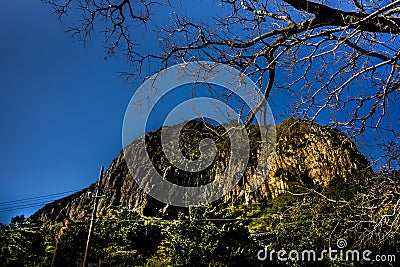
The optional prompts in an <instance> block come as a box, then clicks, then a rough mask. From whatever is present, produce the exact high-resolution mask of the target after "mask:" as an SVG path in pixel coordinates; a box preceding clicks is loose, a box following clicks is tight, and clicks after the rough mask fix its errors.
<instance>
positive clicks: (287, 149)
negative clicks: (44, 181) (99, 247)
mask: <svg viewBox="0 0 400 267" xmlns="http://www.w3.org/2000/svg"><path fill="white" fill-rule="evenodd" d="M174 127H177V126H174ZM247 130H248V134H249V139H250V152H251V155H250V159H249V163H248V165H247V168H246V171H245V174H244V175H243V177H242V178H241V180H240V181H239V182H238V183H237V185H236V186H235V187H234V189H233V190H232V191H231V192H229V194H227V195H225V197H224V200H225V201H229V202H232V203H233V204H235V203H251V202H254V201H262V200H263V199H268V198H273V197H275V196H277V195H278V194H280V193H282V192H284V190H287V189H289V190H290V189H291V187H292V186H293V185H297V186H317V185H319V186H327V185H329V184H330V183H331V182H332V181H338V180H339V181H343V182H346V180H347V179H351V177H352V175H355V174H357V173H358V172H359V171H362V170H366V169H367V170H369V171H370V167H369V163H368V161H367V160H366V159H365V158H364V157H363V156H362V155H361V154H360V153H359V152H358V151H357V149H356V147H355V145H354V143H353V142H352V141H351V140H349V139H348V138H347V137H346V136H345V135H344V134H343V133H341V132H340V131H338V130H335V129H332V128H329V127H323V126H320V125H317V124H315V123H313V122H310V121H307V120H303V119H288V120H286V121H284V122H283V123H282V124H280V125H278V126H277V131H276V133H277V141H278V142H277V145H276V156H275V157H274V158H273V160H272V164H271V165H270V169H269V171H268V173H264V172H263V173H259V172H257V170H256V168H255V166H256V165H257V162H258V161H259V160H260V159H259V158H258V156H259V145H258V144H259V142H258V141H259V136H260V135H259V131H258V130H257V128H256V127H255V126H250V127H249V128H248V129H247ZM222 132H223V129H222V127H214V126H212V125H209V124H207V125H206V124H204V123H203V122H199V121H195V122H190V123H187V124H186V125H185V126H184V127H183V129H182V131H181V137H180V143H179V146H180V147H181V149H182V153H183V154H184V155H185V156H186V157H187V158H188V159H196V158H198V157H199V155H200V151H199V142H200V140H202V139H204V138H211V139H213V140H214V142H215V143H216V147H217V153H216V159H215V160H214V162H213V164H212V165H211V166H210V167H208V168H206V169H204V170H203V171H201V172H197V173H191V172H186V171H181V170H178V169H176V168H175V167H174V166H173V165H172V164H170V163H169V161H168V159H167V158H166V157H165V154H164V153H163V151H162V148H161V145H160V141H161V137H160V130H157V131H154V132H152V133H149V134H147V135H146V137H141V138H146V143H147V149H146V147H143V146H141V145H140V143H139V142H138V141H137V140H136V141H134V142H133V143H132V144H131V145H130V146H129V149H128V150H126V151H125V152H127V151H128V152H127V153H132V154H133V155H136V157H137V158H138V159H140V158H141V157H142V155H143V153H148V154H149V155H150V158H152V161H153V164H154V166H156V167H157V169H158V172H159V173H160V174H162V175H163V177H164V178H165V179H167V180H168V181H170V182H173V183H175V184H180V185H184V186H198V185H202V184H203V185H204V184H208V183H210V182H212V181H213V179H215V178H216V177H218V176H219V175H220V174H221V172H223V170H224V169H225V167H226V165H227V162H228V158H229V155H230V152H229V151H230V142H229V140H228V139H227V138H226V137H223V135H221V133H222ZM136 164H137V166H134V170H135V171H134V172H133V173H132V174H131V173H130V172H129V170H128V167H127V165H126V162H125V158H124V153H123V152H121V154H120V155H119V156H118V157H117V158H116V159H114V161H113V162H112V164H111V165H110V166H109V168H108V170H107V171H106V172H105V174H104V176H103V179H102V180H101V182H100V187H99V188H100V189H101V193H102V194H103V195H104V196H105V197H103V198H101V199H100V201H99V209H98V211H99V212H98V214H99V216H108V214H109V213H110V212H112V210H113V209H120V208H126V209H129V210H131V211H133V212H136V213H138V214H140V215H143V214H144V215H157V216H169V217H175V216H176V215H177V212H178V211H183V212H184V211H185V209H184V208H175V207H171V206H168V205H166V204H163V203H160V202H159V201H157V200H155V199H153V198H151V197H149V196H148V195H147V194H146V193H144V192H143V190H141V189H140V188H139V187H138V185H137V183H136V182H135V180H134V179H133V177H132V175H134V176H139V177H143V178H147V177H146V175H147V174H148V172H147V171H146V169H144V167H143V164H141V162H140V160H137V161H136ZM254 179H257V180H258V181H259V180H260V179H261V180H262V181H263V182H262V184H261V186H260V187H259V188H258V189H257V190H255V191H254V192H253V190H252V188H251V185H252V184H253V181H254ZM149 180H151V177H149ZM93 190H94V184H93V185H91V186H90V187H88V188H86V189H83V190H82V191H80V192H78V193H75V194H74V195H71V196H69V197H66V198H63V199H60V200H58V201H55V202H53V203H50V204H48V205H46V206H45V207H44V208H42V209H41V210H39V211H38V212H37V213H35V214H34V215H33V216H32V217H31V220H34V221H37V222H41V223H55V222H61V221H64V220H65V219H68V220H80V219H83V218H85V217H88V216H89V215H90V211H91V206H92V202H91V200H90V199H89V198H88V197H87V194H88V192H89V191H93Z"/></svg>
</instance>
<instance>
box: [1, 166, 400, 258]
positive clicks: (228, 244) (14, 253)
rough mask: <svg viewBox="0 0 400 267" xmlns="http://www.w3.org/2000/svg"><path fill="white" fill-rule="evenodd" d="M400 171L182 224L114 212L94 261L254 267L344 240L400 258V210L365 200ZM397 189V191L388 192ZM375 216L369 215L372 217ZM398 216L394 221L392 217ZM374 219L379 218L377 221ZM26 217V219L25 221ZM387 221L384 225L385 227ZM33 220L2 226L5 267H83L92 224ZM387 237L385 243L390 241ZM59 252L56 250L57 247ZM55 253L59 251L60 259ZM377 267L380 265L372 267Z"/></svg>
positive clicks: (212, 209) (186, 218) (194, 211)
mask: <svg viewBox="0 0 400 267" xmlns="http://www.w3.org/2000/svg"><path fill="white" fill-rule="evenodd" d="M398 178H399V177H398V173H394V174H381V175H374V176H373V177H369V178H368V179H370V180H369V183H368V184H369V185H368V188H366V187H365V186H364V187H361V186H360V183H362V182H363V181H365V179H366V177H365V176H360V177H358V178H355V179H354V182H353V183H351V184H348V185H346V186H343V184H342V183H338V184H332V185H331V186H329V187H327V188H322V187H320V188H318V187H314V188H299V189H298V190H296V192H292V193H291V194H282V195H280V196H278V197H277V198H274V199H271V200H268V201H262V202H259V203H255V204H252V205H237V206H232V205H229V204H227V203H224V202H218V203H214V204H213V205H209V206H203V207H192V208H190V209H189V212H188V214H183V213H180V214H179V215H178V217H177V218H175V219H163V218H157V217H143V216H142V217H141V216H138V215H136V214H134V213H131V212H128V211H127V210H126V209H119V210H118V209H116V208H115V209H114V210H113V212H112V213H110V214H108V217H104V218H99V220H98V221H97V223H96V226H95V230H94V236H93V238H92V248H91V251H90V262H94V263H97V264H98V265H99V266H255V265H256V264H257V263H258V264H259V263H262V262H260V261H259V260H258V259H257V252H258V251H259V250H260V249H263V247H264V246H268V248H269V249H275V250H276V251H278V250H279V249H282V248H285V249H286V250H287V251H289V250H294V249H296V250H298V251H303V250H308V249H313V250H315V251H322V250H324V249H328V247H332V249H337V247H336V241H337V239H339V238H345V239H346V240H347V247H346V249H359V250H365V249H369V250H371V251H373V252H374V253H376V254H379V253H381V254H385V255H388V254H391V255H398V253H399V252H400V251H399V250H400V249H399V248H400V239H399V235H398V232H399V226H400V224H399V219H398V211H397V210H395V209H396V208H397V207H396V205H395V204H387V205H384V204H383V203H382V206H380V207H376V208H375V209H374V210H373V211H371V207H373V206H374V207H375V204H376V202H377V200H373V199H370V200H368V201H367V200H365V202H364V203H363V205H362V206H360V204H362V203H361V202H360V201H361V199H362V198H363V197H365V195H364V192H365V191H369V190H372V188H375V190H378V189H379V190H381V192H383V191H382V190H384V191H386V192H387V191H388V190H390V188H393V184H391V183H387V181H392V182H393V181H396V183H397V188H396V190H397V189H398V188H399V187H400V185H399V184H398V182H397V181H398V180H399V179H398ZM389 187H390V188H389ZM368 210H369V211H370V212H372V213H373V214H372V213H371V214H366V212H367V211H368ZM394 213H395V214H396V216H392V217H391V216H390V215H392V214H394ZM372 218H373V220H372ZM21 219H22V221H21ZM383 221H384V223H383ZM33 225H34V224H33V222H31V221H29V220H28V221H25V220H24V218H23V217H22V218H20V217H18V218H15V219H13V222H12V223H11V224H10V225H9V226H4V225H3V227H2V228H1V229H2V230H1V234H0V243H1V251H0V262H1V263H0V266H50V265H51V262H52V260H53V256H54V254H55V266H76V264H77V262H80V261H82V259H83V254H84V250H85V243H86V237H87V230H88V225H89V223H88V221H77V222H68V221H65V222H64V223H63V224H57V225H52V226H48V227H41V228H34V227H33ZM377 227H379V232H377V231H376V228H377ZM249 232H271V234H272V235H273V237H272V238H270V239H266V240H262V241H257V240H252V239H250V238H248V237H249ZM383 237H384V238H383ZM56 248H57V249H56ZM55 252H56V253H55ZM268 264H274V265H276V266H286V265H287V266H357V265H358V264H359V263H358V262H350V261H340V260H336V261H331V260H329V259H328V258H325V259H324V260H323V261H320V262H318V265H317V264H316V263H315V262H307V261H306V262H302V261H295V262H293V261H289V262H279V261H278V260H277V258H276V257H275V258H274V260H273V261H272V262H270V261H269V262H268ZM371 266H374V265H371Z"/></svg>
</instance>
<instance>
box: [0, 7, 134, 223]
mask: <svg viewBox="0 0 400 267" xmlns="http://www.w3.org/2000/svg"><path fill="white" fill-rule="evenodd" d="M50 13H51V11H50V9H49V7H48V6H46V5H43V4H41V3H40V1H20V0H16V1H14V0H0V25H1V26H2V27H0V36H1V41H0V51H1V57H0V101H1V105H0V125H1V130H0V147H1V153H0V169H1V172H0V179H1V187H0V202H5V201H10V200H16V199H23V198H29V197H36V196H42V195H47V194H52V193H58V192H64V191H70V190H76V189H82V188H84V187H86V186H88V185H89V184H91V183H92V182H94V181H95V180H96V179H97V176H98V173H99V170H100V166H101V165H105V167H106V168H107V167H108V165H109V164H110V163H111V161H112V160H113V158H114V157H116V156H117V155H118V153H119V152H120V150H121V149H122V147H121V127H122V121H123V116H124V112H125V108H126V106H127V105H128V103H129V100H130V97H131V96H132V94H133V90H132V88H131V87H129V86H124V80H123V79H122V78H120V77H119V75H118V72H119V71H122V70H124V69H126V68H127V65H126V62H125V61H124V60H120V59H118V58H116V59H113V60H108V61H105V60H104V53H103V50H102V47H101V46H99V45H96V44H95V43H94V42H93V43H89V45H88V47H87V48H83V47H82V44H81V43H78V42H73V40H72V39H71V38H70V36H69V35H68V34H65V33H64V28H63V27H64V26H63V25H62V24H60V23H59V22H58V20H57V17H56V16H54V15H53V16H51V15H50ZM30 203H32V202H30ZM12 204H14V206H15V204H16V203H12ZM8 206H10V205H9V204H8V205H5V204H0V208H5V207H8ZM11 206H13V205H11ZM37 208H38V207H36V208H31V209H22V210H16V211H10V212H0V222H3V223H8V222H9V220H10V217H11V216H15V215H18V214H25V215H30V214H31V213H32V212H33V211H35V210H36V209H37Z"/></svg>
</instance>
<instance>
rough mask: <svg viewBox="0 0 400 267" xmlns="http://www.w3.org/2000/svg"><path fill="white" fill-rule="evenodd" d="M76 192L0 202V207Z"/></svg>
mask: <svg viewBox="0 0 400 267" xmlns="http://www.w3.org/2000/svg"><path fill="white" fill-rule="evenodd" d="M78 191H80V190H71V191H65V192H60V193H54V194H49V195H42V196H37V197H29V198H23V199H17V200H10V201H4V202H0V205H4V204H9V203H15V202H24V201H28V200H29V201H30V200H35V199H40V198H50V197H56V196H58V195H65V194H68V193H75V192H78Z"/></svg>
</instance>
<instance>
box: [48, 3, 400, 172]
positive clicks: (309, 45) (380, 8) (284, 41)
mask: <svg viewBox="0 0 400 267" xmlns="http://www.w3.org/2000/svg"><path fill="white" fill-rule="evenodd" d="M42 2H44V3H47V4H50V5H51V6H52V8H53V9H54V11H55V13H56V14H57V15H58V16H59V18H60V19H63V18H65V17H66V15H67V14H69V13H70V12H74V11H76V10H78V13H79V15H80V16H81V19H80V20H78V21H75V24H74V23H72V24H71V27H70V28H68V30H67V31H69V32H70V33H72V35H74V36H75V37H76V38H78V39H79V40H81V41H82V42H83V43H86V42H87V41H88V40H89V38H90V36H91V34H92V33H94V32H96V31H97V32H102V33H104V36H105V40H104V42H105V47H106V53H107V56H112V55H115V54H116V53H123V54H124V55H125V56H126V57H127V58H128V59H129V62H131V63H132V66H133V67H134V69H135V72H131V71H129V72H127V73H126V74H128V75H133V74H139V75H142V74H145V75H146V74H149V73H144V72H145V71H144V69H146V70H147V68H143V66H144V65H146V66H148V65H152V66H159V67H158V69H153V70H151V71H153V72H156V71H157V70H159V69H160V68H165V67H168V66H170V65H172V64H176V63H182V61H186V62H187V61H192V60H211V61H214V62H218V63H224V64H228V65H230V66H233V67H235V68H238V69H239V70H241V71H243V72H244V73H246V74H247V75H249V76H250V77H251V78H252V79H253V80H254V81H256V82H257V84H258V85H259V86H260V88H262V90H263V94H264V96H265V99H268V100H269V101H273V100H274V96H275V95H286V97H287V98H290V99H291V101H290V102H289V103H290V105H289V108H288V110H287V111H289V112H290V113H291V115H294V116H304V117H307V118H310V119H312V120H315V119H317V118H319V117H323V118H325V119H326V118H329V122H330V123H331V124H332V125H335V126H337V127H340V128H341V129H342V130H346V131H348V133H349V134H351V135H355V136H356V135H359V134H361V133H364V132H365V131H366V130H368V129H372V130H373V131H375V132H376V133H378V136H379V137H380V138H383V136H385V138H386V139H385V141H384V142H383V144H382V145H383V147H387V146H388V144H390V151H392V152H393V151H398V150H399V147H400V146H399V141H398V139H399V138H398V137H399V132H398V130H399V127H398V125H399V116H398V114H399V113H398V112H399V111H400V110H399V108H398V101H399V100H400V99H399V97H400V93H399V87H400V79H399V71H400V63H399V56H400V49H399V47H400V42H399V34H400V16H399V13H400V1H399V0H396V1H394V0H383V1H381V0H380V1H375V0H370V1H365V0H340V1H330V0H314V1H307V0H264V1H253V0H220V1H216V2H214V5H213V7H214V8H215V9H218V10H213V11H212V14H218V16H215V17H212V18H211V17H210V18H189V17H186V16H185V15H184V12H183V11H182V12H180V10H183V8H182V6H185V5H200V4H201V3H199V2H195V3H192V2H191V1H177V3H174V2H172V1H166V2H163V1H161V0H75V1H74V0H42ZM162 5H164V6H167V7H169V8H170V10H171V15H170V19H169V23H168V24H167V25H163V26H162V27H161V25H155V26H156V27H157V32H158V38H159V40H160V47H161V50H160V53H152V54H149V53H140V52H138V51H140V49H137V47H138V46H137V45H140V41H138V40H140V36H135V32H136V29H137V27H139V26H147V25H150V24H151V23H150V24H149V21H157V14H156V13H153V11H154V10H159V9H160V6H162ZM176 6H178V7H181V8H178V9H174V7H176ZM163 8H164V7H163ZM172 11H174V12H172ZM154 12H155V11H154ZM210 12H211V11H210ZM153 26H154V25H153ZM153 28H154V27H153ZM149 30H151V29H149ZM150 61H151V62H155V63H151V64H150V63H148V62H150ZM151 71H150V72H151ZM264 104H265V103H264V102H263V103H260V104H259V105H260V108H261V107H262V106H263V105H264ZM253 118H254V114H251V115H250V116H248V122H249V121H251V120H252V119H253ZM382 140H383V139H382ZM389 158H390V160H391V166H392V167H393V166H396V165H397V167H398V162H399V161H398V155H394V156H389Z"/></svg>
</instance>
